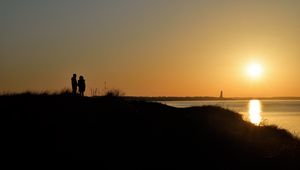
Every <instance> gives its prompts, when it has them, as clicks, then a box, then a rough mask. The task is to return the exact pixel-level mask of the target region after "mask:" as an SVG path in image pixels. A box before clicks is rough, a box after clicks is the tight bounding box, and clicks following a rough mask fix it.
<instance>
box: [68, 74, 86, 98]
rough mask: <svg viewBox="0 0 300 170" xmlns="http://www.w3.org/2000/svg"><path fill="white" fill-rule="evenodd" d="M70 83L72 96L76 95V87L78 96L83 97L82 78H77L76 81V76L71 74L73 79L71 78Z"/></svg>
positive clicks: (83, 82) (83, 86)
mask: <svg viewBox="0 0 300 170" xmlns="http://www.w3.org/2000/svg"><path fill="white" fill-rule="evenodd" d="M71 83H72V93H73V95H76V94H77V87H78V90H79V95H80V96H84V91H85V80H84V78H83V76H79V80H78V81H77V75H76V74H73V77H72V78H71Z"/></svg>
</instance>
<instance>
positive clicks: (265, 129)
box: [0, 91, 300, 169]
mask: <svg viewBox="0 0 300 170" xmlns="http://www.w3.org/2000/svg"><path fill="white" fill-rule="evenodd" d="M0 101H1V108H2V109H3V112H2V116H3V119H2V120H5V123H4V126H5V132H6V133H5V134H4V136H3V139H4V140H5V141H7V142H6V143H5V145H4V146H5V148H6V151H7V152H6V153H7V157H8V158H10V159H14V160H15V159H25V158H26V159H75V160H82V159H95V160H100V161H103V163H105V165H110V166H117V165H123V166H125V165H131V166H138V165H142V166H143V167H180V166H182V167H185V168H186V167H187V166H197V167H202V166H204V165H209V166H210V168H214V167H217V168H224V167H227V168H232V167H239V168H241V167H245V166H248V165H250V164H252V165H262V164H266V165H267V167H268V168H271V167H272V168H278V167H281V165H284V167H285V169H287V168H289V167H291V168H292V167H293V168H294V167H298V162H299V161H300V142H299V139H298V138H297V137H295V136H293V135H292V134H291V133H289V132H288V131H286V130H283V129H279V128H278V127H276V126H255V125H253V124H251V123H249V122H246V121H244V120H243V119H242V117H241V115H240V114H238V113H235V112H233V111H230V110H227V109H223V108H221V107H215V106H203V107H190V108H175V107H170V106H167V105H163V104H160V103H155V102H144V101H135V100H125V99H124V98H122V97H116V96H114V97H107V96H106V97H78V96H72V95H70V92H69V91H66V92H62V93H60V94H56V95H54V94H51V95H50V94H47V93H46V94H34V93H22V94H14V95H2V96H0ZM209 161H213V162H214V163H212V164H210V163H209ZM238 165H241V166H238Z"/></svg>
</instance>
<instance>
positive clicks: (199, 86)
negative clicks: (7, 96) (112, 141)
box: [0, 0, 300, 97]
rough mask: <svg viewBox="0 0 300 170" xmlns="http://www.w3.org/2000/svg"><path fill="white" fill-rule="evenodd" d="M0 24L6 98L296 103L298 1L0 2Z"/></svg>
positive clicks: (0, 87) (299, 89)
mask: <svg viewBox="0 0 300 170" xmlns="http://www.w3.org/2000/svg"><path fill="white" fill-rule="evenodd" d="M0 23H1V27H0V37H1V38H0V80H1V81H0V82H1V83H0V91H1V92H21V91H25V90H32V91H43V90H49V91H58V90H61V89H63V88H70V78H71V76H72V74H73V73H77V74H78V75H83V76H84V77H85V78H86V83H87V91H86V93H87V94H90V89H95V88H97V89H98V90H103V89H104V81H106V82H107V88H118V89H120V90H122V91H123V92H125V93H126V95H139V96H218V95H219V92H220V90H223V91H224V96H225V97H234V96H236V97H238V96H239V97H245V96H266V97H271V96H300V76H299V74H300V1H298V0H294V1H292V0H284V1H283V0H249V1H234V0H219V1H218V0H207V1H200V0H184V1H183V0H148V1H145V0H107V1H100V0H99V1H98V0H87V1H83V0H82V1H79V0H48V1H47V0H26V1H25V0H19V1H14V0H1V2H0ZM251 62H257V63H260V64H261V65H262V66H263V74H262V76H261V77H260V78H257V79H251V78H250V77H249V76H247V74H246V71H245V69H246V67H247V65H248V64H249V63H251Z"/></svg>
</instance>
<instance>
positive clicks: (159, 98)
mask: <svg viewBox="0 0 300 170" xmlns="http://www.w3.org/2000/svg"><path fill="white" fill-rule="evenodd" d="M123 98H125V99H128V100H143V101H197V100H253V99H258V100H300V97H223V98H220V97H210V96H195V97H180V96H178V97H171V96H155V97H151V96H124V97H123Z"/></svg>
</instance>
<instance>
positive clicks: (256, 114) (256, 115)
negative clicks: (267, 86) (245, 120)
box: [248, 100, 261, 125]
mask: <svg viewBox="0 0 300 170" xmlns="http://www.w3.org/2000/svg"><path fill="white" fill-rule="evenodd" d="M248 107H249V110H248V114H249V119H250V122H251V123H253V124H255V125H259V124H260V122H261V115H260V113H261V103H260V101H259V100H250V101H249V105H248Z"/></svg>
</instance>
